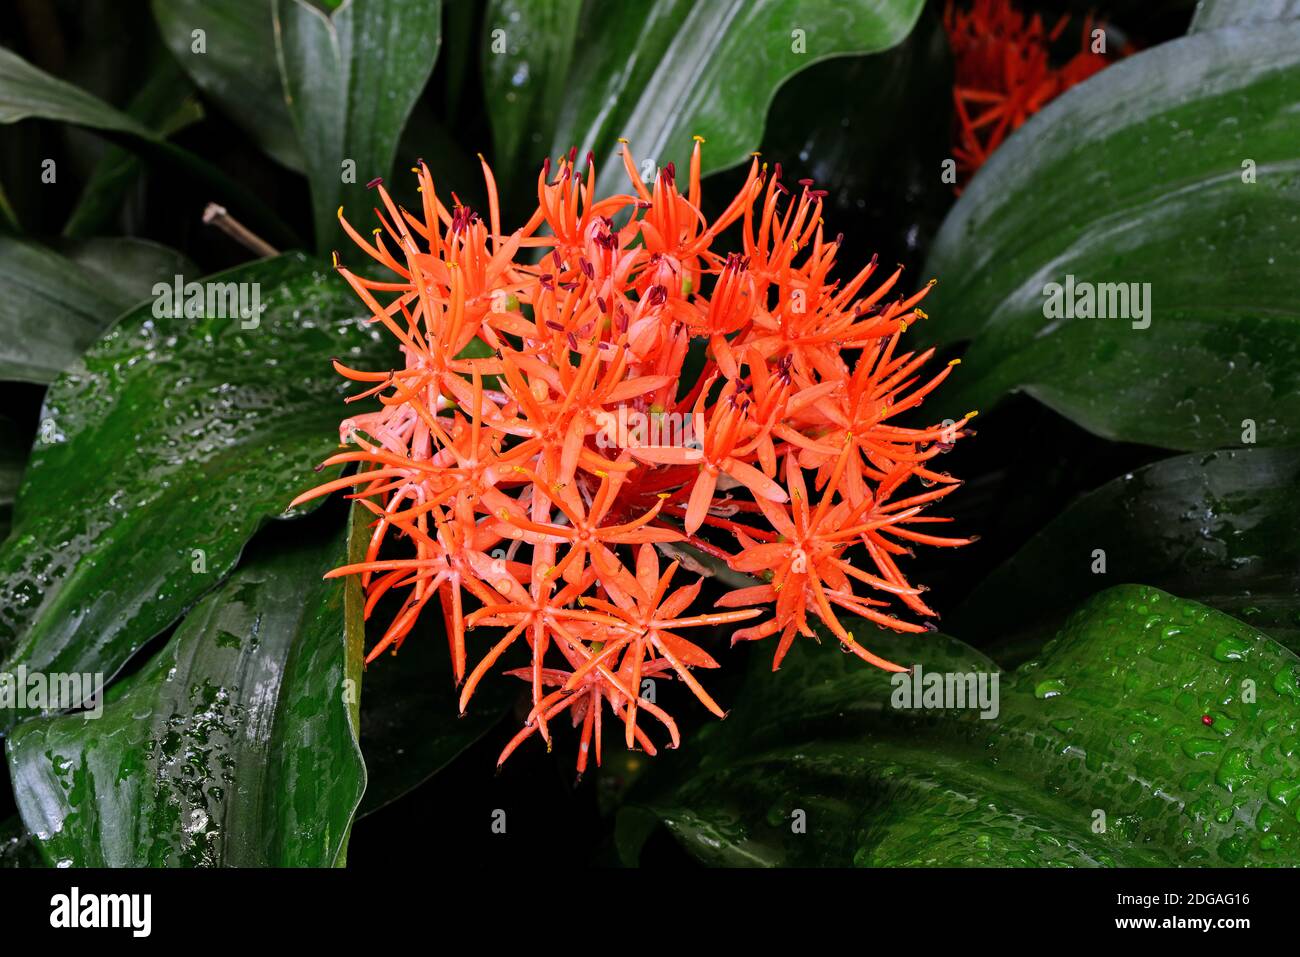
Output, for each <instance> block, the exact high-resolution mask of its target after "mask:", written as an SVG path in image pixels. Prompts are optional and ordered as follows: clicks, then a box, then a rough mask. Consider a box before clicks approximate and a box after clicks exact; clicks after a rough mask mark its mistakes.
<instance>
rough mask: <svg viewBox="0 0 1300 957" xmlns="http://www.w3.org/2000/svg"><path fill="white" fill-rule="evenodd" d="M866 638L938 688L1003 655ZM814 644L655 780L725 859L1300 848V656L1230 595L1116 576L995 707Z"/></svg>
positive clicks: (1180, 856) (1171, 858)
mask: <svg viewBox="0 0 1300 957" xmlns="http://www.w3.org/2000/svg"><path fill="white" fill-rule="evenodd" d="M863 640H864V642H866V643H867V644H868V645H869V646H871V647H872V648H873V649H874V650H876V651H877V652H883V653H886V654H889V655H890V657H892V658H893V659H894V660H901V661H909V660H915V659H920V661H921V662H922V668H921V670H920V672H918V675H919V680H920V682H921V684H922V687H923V688H924V687H925V686H926V681H927V679H926V675H927V674H929V675H932V676H933V675H938V674H941V673H942V674H944V675H945V680H947V678H946V675H947V674H948V673H952V674H954V675H957V674H963V675H965V674H971V673H979V672H985V673H987V672H988V670H989V669H990V668H991V667H992V666H991V663H989V662H988V661H987V660H986V659H982V657H981V656H980V655H979V654H978V653H977V652H974V651H972V650H971V649H969V648H965V647H964V646H962V645H960V644H959V643H957V642H955V641H952V640H951V639H947V638H943V637H942V636H930V637H928V638H925V639H905V638H898V637H892V638H891V637H887V636H879V637H876V636H871V637H870V638H868V637H865V636H864V638H863ZM800 645H801V647H798V648H796V650H795V651H793V652H792V653H791V655H790V657H789V658H788V659H787V664H786V665H784V666H783V667H782V669H781V671H779V672H777V673H775V674H772V673H770V672H768V671H767V669H766V664H767V663H766V662H765V661H760V662H759V668H758V669H757V670H756V672H755V673H754V674H753V676H752V677H751V679H750V681H749V683H748V684H747V686H746V688H745V693H744V694H743V695H742V699H741V700H739V701H737V703H736V707H735V709H734V711H733V712H732V714H733V717H732V718H731V719H729V720H728V721H726V722H725V723H723V724H720V725H716V726H713V727H712V728H711V729H709V731H710V732H711V733H705V734H699V735H697V736H696V738H695V740H693V741H691V742H688V743H687V744H685V745H684V746H683V749H684V750H685V749H687V748H689V749H691V750H693V751H695V752H696V754H695V756H694V759H693V760H694V767H692V768H691V769H690V770H689V771H688V772H687V773H686V774H685V775H683V776H682V778H681V779H680V780H681V783H680V784H678V785H677V787H676V788H675V789H674V790H672V791H670V792H666V793H661V794H660V795H659V796H657V797H647V798H645V799H643V801H642V802H641V803H642V804H643V805H649V806H650V807H652V808H653V809H655V810H656V812H657V813H658V814H659V816H660V818H661V819H662V820H664V821H665V822H666V823H667V824H668V826H669V828H670V829H671V830H672V831H673V832H674V833H675V834H676V836H677V837H678V839H679V840H680V841H681V842H682V844H683V845H684V846H685V847H686V849H687V850H688V851H690V852H691V853H692V854H694V855H695V856H697V857H699V858H700V859H701V860H703V861H705V862H708V863H719V864H739V865H753V864H758V865H792V864H795V865H848V864H857V865H866V866H889V865H895V866H896V865H949V866H952V865H976V866H989V865H1002V866H1006V865H1012V866H1042V865H1084V866H1088V865H1118V866H1151V865H1165V866H1169V865H1247V864H1255V865H1278V866H1280V865H1287V864H1291V865H1294V864H1297V863H1300V820H1297V818H1296V814H1295V798H1296V795H1297V794H1300V764H1298V763H1297V754H1298V753H1300V736H1298V732H1300V659H1297V658H1296V656H1295V655H1294V654H1292V653H1291V652H1289V651H1287V650H1286V649H1285V648H1283V647H1281V646H1280V645H1278V644H1277V643H1275V642H1274V641H1272V640H1271V639H1270V638H1268V636H1266V635H1264V634H1262V633H1261V632H1258V631H1255V630H1254V629H1252V628H1250V627H1249V626H1247V625H1243V624H1242V623H1241V622H1238V621H1236V620H1234V619H1232V618H1229V617H1228V616H1227V615H1224V614H1222V613H1220V612H1217V611H1214V610H1212V609H1209V608H1206V607H1204V606H1202V605H1198V604H1196V603H1195V602H1190V601H1185V600H1183V599H1179V598H1175V597H1173V596H1172V595H1169V594H1166V593H1164V592H1161V591H1159V590H1157V589H1154V588H1147V587H1142V586H1120V587H1117V588H1113V589H1110V590H1109V591H1107V592H1104V593H1102V594H1100V595H1098V596H1096V597H1094V598H1093V599H1091V600H1090V601H1089V602H1088V603H1087V604H1085V605H1084V606H1083V607H1082V608H1080V609H1079V610H1078V611H1077V612H1076V614H1075V615H1074V616H1072V618H1071V619H1070V621H1069V622H1068V623H1067V625H1066V627H1065V628H1064V629H1063V630H1062V632H1061V633H1060V635H1059V636H1058V637H1057V639H1056V640H1055V641H1053V642H1052V643H1050V644H1049V645H1048V646H1047V647H1046V648H1045V649H1044V651H1043V655H1042V657H1041V658H1039V659H1038V660H1037V661H1034V662H1030V663H1028V664H1026V665H1025V666H1024V667H1022V668H1021V669H1019V670H1018V671H1017V672H1016V673H1015V674H1012V675H1004V676H1003V678H1002V682H1001V687H1000V689H999V691H1000V695H999V696H998V699H997V700H998V703H999V710H998V714H997V716H996V717H993V718H990V719H982V718H981V717H980V715H979V712H978V710H976V709H969V708H967V709H962V708H957V707H952V706H951V705H952V704H953V703H954V702H952V701H950V702H949V705H950V706H949V707H948V708H946V709H945V708H941V707H940V708H921V709H916V708H912V707H904V705H906V704H908V702H907V701H906V700H905V699H904V698H903V697H902V695H903V692H902V691H901V689H896V688H894V687H892V686H891V681H890V677H889V676H887V675H886V674H884V673H883V672H880V671H876V670H873V669H870V668H867V667H865V666H863V664H862V663H861V662H860V661H858V660H857V659H855V658H852V657H849V656H846V655H841V654H837V653H836V652H834V651H832V650H831V649H830V648H827V647H816V646H814V645H812V643H810V642H801V643H800ZM911 680H913V679H911V678H909V677H908V676H906V675H901V676H898V679H897V681H898V682H899V683H900V684H902V683H904V682H910V681H911ZM954 685H955V680H954ZM1206 716H1208V717H1209V718H1210V720H1211V724H1209V725H1207V724H1206V723H1205V720H1204V718H1205V717H1206ZM799 812H802V813H799ZM801 824H802V825H804V826H803V827H802V828H801V827H800V826H798V825H801ZM1103 825H1104V830H1102V826H1103ZM636 831H637V828H635V827H632V826H629V828H628V829H627V833H626V834H625V838H626V840H625V841H624V842H623V846H624V849H625V853H626V852H627V851H629V850H631V849H633V848H634V846H635V843H636V836H637V835H636Z"/></svg>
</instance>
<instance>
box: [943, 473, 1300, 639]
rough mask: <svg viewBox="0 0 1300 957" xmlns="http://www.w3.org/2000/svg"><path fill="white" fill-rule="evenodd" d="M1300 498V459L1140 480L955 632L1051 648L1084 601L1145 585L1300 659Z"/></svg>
mask: <svg viewBox="0 0 1300 957" xmlns="http://www.w3.org/2000/svg"><path fill="white" fill-rule="evenodd" d="M1297 488H1300V450H1297V449H1241V450H1236V451H1224V452H1212V453H1209V454H1202V453H1194V454H1191V455H1180V456H1176V457H1174V458H1170V459H1165V460H1164V461H1162V462H1157V463H1155V464H1154V465H1149V466H1147V467H1146V468H1142V469H1138V470H1137V471H1135V472H1132V473H1129V474H1128V475H1124V476H1121V477H1120V478H1117V479H1115V480H1114V481H1111V482H1108V483H1106V484H1105V485H1103V486H1102V487H1101V488H1099V489H1097V490H1096V491H1094V492H1091V493H1089V494H1088V495H1085V496H1083V497H1082V498H1080V499H1078V500H1077V501H1075V502H1074V503H1073V504H1072V505H1070V507H1069V508H1067V509H1066V510H1065V511H1064V512H1063V513H1062V514H1061V515H1059V516H1058V517H1057V518H1055V519H1054V520H1053V521H1051V522H1050V523H1048V525H1047V526H1046V527H1045V528H1043V530H1042V531H1041V532H1039V533H1038V535H1037V536H1035V537H1034V538H1033V539H1032V540H1030V542H1029V543H1028V544H1026V545H1025V546H1024V547H1023V548H1022V549H1021V550H1020V551H1019V552H1018V553H1017V554H1016V555H1015V556H1014V557H1013V558H1012V559H1011V560H1010V561H1008V562H1007V563H1006V564H1004V565H1002V566H1001V567H999V568H998V569H997V570H996V571H994V572H993V573H992V574H991V575H990V576H989V577H988V578H987V579H986V580H985V581H983V582H982V583H981V584H980V585H979V586H978V587H977V588H976V589H975V591H974V592H973V593H972V594H971V596H970V597H969V598H968V599H967V600H966V602H965V603H964V604H962V605H961V606H960V607H959V608H958V609H957V610H956V611H955V612H954V613H953V614H952V615H950V616H948V617H946V618H945V619H944V625H945V626H946V627H947V628H949V629H950V630H952V631H954V632H956V633H957V634H960V635H962V636H963V637H964V638H966V639H967V640H968V641H974V642H979V643H982V642H986V641H993V640H995V639H1001V640H1011V641H1015V640H1017V636H1020V635H1021V634H1023V633H1025V632H1028V633H1030V634H1038V635H1041V636H1043V638H1044V639H1045V638H1047V637H1050V635H1051V634H1052V632H1054V631H1055V629H1056V628H1057V627H1058V626H1059V625H1060V623H1061V621H1062V619H1064V617H1065V616H1066V614H1068V612H1069V611H1070V609H1072V608H1074V607H1075V606H1076V605H1077V604H1078V603H1079V602H1080V601H1082V600H1083V599H1084V598H1087V597H1088V596H1089V595H1091V594H1093V593H1094V592H1097V591H1100V590H1102V589H1103V588H1106V587H1108V586H1110V585H1112V584H1114V583H1116V582H1137V583H1141V584H1146V585H1155V586H1157V587H1159V588H1163V589H1166V590H1167V591H1171V592H1174V593H1176V594H1178V595H1181V596H1183V597H1186V598H1194V599H1196V600H1197V601H1199V602H1202V603H1203V604H1207V605H1210V606H1212V607H1215V608H1218V609H1220V610H1221V611H1225V612H1228V613H1229V614H1231V615H1233V616H1235V617H1237V618H1239V619H1241V620H1243V621H1245V622H1247V623H1249V624H1252V625H1254V626H1255V627H1256V628H1259V629H1261V630H1262V631H1265V632H1267V633H1268V634H1270V635H1272V636H1273V637H1274V638H1275V639H1277V640H1278V641H1280V642H1282V643H1283V644H1285V645H1286V646H1287V647H1289V648H1292V649H1293V650H1298V651H1300V539H1297V537H1296V534H1295V531H1296V529H1297V528H1300V498H1298V497H1297V495H1296V489H1297ZM1098 569H1102V571H1098ZM1008 609H1015V614H1014V619H1013V620H1008ZM981 646H983V645H982V644H981ZM994 654H995V657H998V655H997V654H996V652H995V653H994ZM1002 660H1003V659H1002V658H1001V657H999V661H1002Z"/></svg>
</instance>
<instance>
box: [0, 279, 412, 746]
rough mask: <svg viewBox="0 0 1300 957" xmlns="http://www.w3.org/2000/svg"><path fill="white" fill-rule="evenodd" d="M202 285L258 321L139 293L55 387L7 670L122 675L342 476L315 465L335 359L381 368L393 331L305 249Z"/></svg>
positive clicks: (5, 646) (3, 566)
mask: <svg viewBox="0 0 1300 957" xmlns="http://www.w3.org/2000/svg"><path fill="white" fill-rule="evenodd" d="M207 288H208V289H210V290H213V291H214V292H215V291H218V290H220V289H222V288H224V289H226V290H228V291H240V290H242V291H243V294H244V295H245V296H246V297H248V298H249V299H251V297H252V295H253V294H254V291H255V290H256V291H257V293H258V295H259V298H260V303H261V305H262V307H263V312H262V313H261V318H260V321H259V322H258V324H257V326H256V328H244V326H245V325H251V324H252V322H253V320H245V319H242V318H239V317H238V316H231V317H230V318H225V316H227V315H230V311H228V310H227V309H226V308H218V309H213V310H211V311H210V312H209V311H207V310H204V312H205V314H204V315H198V316H193V317H191V318H177V317H171V316H167V315H162V316H157V315H155V314H154V308H153V307H152V306H145V307H142V308H140V309H137V310H135V311H133V312H131V313H128V314H127V315H125V316H124V317H123V318H122V319H121V321H119V322H118V323H117V325H115V326H114V327H113V329H112V331H110V332H109V333H108V334H107V335H106V336H105V337H104V338H103V339H101V340H100V341H99V342H98V343H96V344H95V345H94V346H93V347H92V348H91V349H90V350H89V351H88V352H87V353H86V354H85V356H84V357H83V359H82V360H81V361H80V362H79V363H78V364H77V365H76V366H75V367H74V369H73V370H72V371H71V372H69V373H68V374H66V375H64V376H63V377H62V378H60V379H59V380H58V381H56V382H55V383H54V384H53V385H52V386H51V387H50V391H49V394H48V396H47V398H46V404H45V409H44V412H43V421H42V439H41V440H40V441H38V442H37V445H36V448H35V450H34V452H33V455H32V459H31V462H30V464H29V465H28V468H27V472H26V475H25V476H24V479H23V486H22V488H21V490H20V491H19V496H18V502H17V505H16V507H15V512H14V529H13V532H12V533H11V535H10V538H9V540H8V541H7V542H5V543H4V545H3V546H0V651H3V652H4V655H3V658H4V663H3V664H0V670H4V668H5V667H6V666H9V665H14V664H18V663H22V664H25V665H27V667H28V668H29V669H40V670H44V671H92V672H95V671H99V672H103V673H104V674H105V675H109V676H111V675H112V674H114V673H115V672H116V671H117V670H118V669H119V668H120V667H121V666H122V665H123V663H124V662H126V660H127V659H128V658H130V656H131V655H132V654H133V653H134V652H135V651H136V650H137V649H138V648H139V647H140V646H141V645H142V644H143V643H144V642H146V641H148V640H149V639H150V638H151V637H153V636H154V635H156V634H158V633H159V632H160V631H161V630H162V629H164V628H166V627H167V626H168V625H169V624H170V623H172V622H173V621H175V620H176V619H177V618H178V617H179V616H180V615H181V614H182V613H183V612H184V611H185V610H186V609H187V608H188V607H190V606H191V605H192V604H193V603H194V602H195V601H196V600H197V599H198V598H199V597H200V596H201V595H202V594H203V593H204V592H206V591H208V590H209V589H211V588H212V587H213V585H215V584H216V583H217V582H218V581H219V580H220V579H221V578H222V577H223V576H224V575H225V574H227V573H228V572H229V571H230V569H231V568H232V567H233V565H234V563H235V560H236V559H237V558H238V556H239V552H240V550H241V549H242V548H243V545H244V543H245V542H246V541H247V540H248V539H249V538H250V537H251V536H252V534H253V532H254V531H255V530H256V529H257V528H258V526H259V525H261V524H262V523H263V522H264V521H265V520H266V519H267V518H268V517H269V516H273V515H277V514H280V513H281V512H282V511H283V509H284V507H285V505H287V504H288V502H289V501H290V500H291V499H292V498H293V497H294V496H295V494H296V493H298V492H301V491H303V490H304V489H307V488H310V487H311V486H313V485H315V484H317V483H318V482H319V481H322V480H324V479H327V478H329V477H330V476H331V475H332V474H337V471H336V470H335V471H332V472H325V473H323V474H321V475H314V474H313V473H312V467H313V465H314V464H315V463H317V462H319V461H320V459H322V458H323V457H324V456H325V455H326V454H328V452H329V451H330V448H331V446H332V444H333V443H332V441H331V439H330V435H331V434H336V429H337V425H338V422H339V420H340V419H341V418H343V417H344V416H345V415H346V407H345V406H344V405H343V404H342V397H343V395H344V394H345V393H346V391H347V390H346V387H345V385H344V380H341V379H340V378H339V377H338V376H337V375H336V374H335V373H334V371H333V370H332V369H331V367H330V362H329V359H330V357H331V356H340V357H344V359H345V361H347V362H349V363H350V364H352V365H359V366H362V367H370V368H376V367H378V368H383V367H385V366H387V365H389V364H390V363H391V362H392V359H393V356H392V354H391V351H390V347H389V345H388V343H386V342H384V341H383V340H382V339H381V338H380V337H379V336H378V335H377V334H376V332H375V330H374V329H373V327H371V326H370V325H369V324H367V323H365V322H363V321H362V320H360V319H358V318H356V313H357V309H356V307H355V305H354V299H353V295H352V293H351V291H350V290H349V289H347V287H346V286H345V284H344V283H343V282H341V281H340V280H339V279H338V278H337V277H335V276H334V275H333V274H332V273H331V272H330V271H329V270H328V269H324V268H316V267H315V266H314V265H313V263H312V262H311V261H310V260H308V259H307V258H306V257H304V256H301V255H287V256H281V257H278V258H275V259H269V260H264V261H262V262H258V263H254V264H252V265H248V266H242V267H240V268H238V269H234V270H231V271H230V272H227V273H223V274H221V275H219V276H214V277H210V278H209V280H208V284H207ZM191 301H192V300H191ZM214 305H220V304H219V303H218V304H214ZM3 720H4V721H7V722H12V720H13V717H12V713H11V714H10V716H9V717H6V718H4V719H3Z"/></svg>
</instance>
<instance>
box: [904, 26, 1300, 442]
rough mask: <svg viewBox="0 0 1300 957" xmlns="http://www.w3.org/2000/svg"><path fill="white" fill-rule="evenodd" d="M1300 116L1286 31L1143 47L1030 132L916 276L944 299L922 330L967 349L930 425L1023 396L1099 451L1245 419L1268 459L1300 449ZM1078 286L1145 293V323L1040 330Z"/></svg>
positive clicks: (1017, 139)
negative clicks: (1100, 442)
mask: <svg viewBox="0 0 1300 957" xmlns="http://www.w3.org/2000/svg"><path fill="white" fill-rule="evenodd" d="M1298 110H1300V22H1289V23H1279V24H1273V25H1270V27H1269V28H1268V29H1267V30H1260V29H1254V28H1240V29H1231V30H1216V31H1213V32H1210V33H1205V34H1198V35H1196V36H1190V37H1184V38H1182V39H1178V40H1174V41H1173V42H1171V43H1166V44H1164V45H1162V46H1159V47H1155V48H1154V49H1151V50H1147V51H1145V52H1142V53H1139V54H1138V55H1136V56H1133V57H1130V58H1128V59H1126V60H1123V61H1121V62H1119V63H1116V64H1114V65H1113V66H1110V67H1108V68H1107V69H1106V70H1104V71H1102V72H1101V73H1099V74H1098V75H1096V76H1095V77H1093V78H1092V79H1090V80H1088V81H1087V82H1086V83H1083V84H1081V85H1080V86H1078V87H1076V88H1074V89H1073V90H1071V91H1069V92H1068V93H1066V94H1065V95H1064V96H1062V97H1060V98H1059V99H1057V100H1056V101H1054V102H1053V103H1051V104H1049V105H1048V106H1047V108H1046V109H1044V110H1043V111H1042V112H1041V113H1039V114H1037V115H1036V116H1034V117H1033V118H1031V119H1030V120H1029V122H1027V123H1026V124H1025V125H1024V126H1023V127H1021V128H1020V130H1018V131H1017V132H1016V133H1015V134H1014V135H1012V136H1011V137H1010V138H1009V139H1008V140H1007V142H1006V143H1004V144H1003V145H1002V146H1001V147H1000V148H999V149H998V150H997V152H996V153H995V154H994V155H993V157H992V158H991V159H990V161H989V162H988V163H987V164H986V165H985V166H984V168H983V169H981V170H980V172H979V173H978V174H977V175H976V177H975V178H974V180H973V181H972V182H971V184H970V186H969V187H968V188H967V189H966V191H965V192H964V193H963V194H962V196H961V199H960V200H959V201H958V202H957V204H956V206H955V207H954V208H953V210H952V212H951V213H950V214H949V216H948V218H947V220H946V221H945V223H944V225H943V228H942V229H941V231H940V233H939V236H938V237H937V238H936V240H935V244H934V248H933V250H932V254H931V257H930V261H929V264H928V265H927V267H926V275H927V276H936V277H938V279H939V285H938V286H937V287H936V289H935V294H934V296H933V297H932V300H931V301H928V302H927V304H926V307H927V311H929V312H930V313H931V314H932V316H933V319H932V321H931V322H929V323H927V324H926V326H925V327H923V328H926V329H929V330H930V332H931V333H933V334H936V335H941V336H943V337H945V338H946V339H948V340H954V339H972V340H973V343H972V345H971V348H970V350H969V352H968V353H967V355H966V356H965V360H964V363H965V364H964V365H963V366H962V367H961V369H960V370H959V371H960V373H961V374H960V375H956V376H954V377H953V380H952V382H950V383H948V385H947V386H945V388H944V389H943V390H941V391H942V393H943V394H942V395H939V396H938V398H937V401H939V402H940V406H939V408H937V409H936V411H937V412H943V411H944V410H945V409H946V410H947V412H948V414H961V413H963V412H965V411H967V410H968V409H971V408H980V409H985V408H987V407H988V406H989V404H991V403H993V402H995V401H996V400H997V399H998V398H999V397H1000V396H1003V395H1005V394H1006V393H1008V392H1011V391H1015V390H1023V391H1025V392H1027V393H1029V394H1030V395H1032V396H1034V397H1035V398H1037V399H1038V400H1040V401H1042V402H1044V403H1046V404H1047V405H1049V406H1051V407H1052V408H1053V409H1055V410H1057V411H1058V412H1060V413H1061V414H1063V415H1066V416H1068V417H1069V418H1071V419H1073V420H1074V421H1076V422H1078V423H1079V424H1080V425H1082V426H1083V427H1085V428H1087V429H1088V430H1090V431H1092V432H1094V433H1096V434H1098V435H1101V436H1103V437H1106V438H1115V439H1123V440H1127V441H1135V442H1143V443H1147V444H1150V445H1157V446H1160V447H1163V448H1175V449H1186V450H1196V449H1207V448H1221V447H1224V446H1232V445H1238V444H1240V443H1241V442H1242V440H1243V439H1242V436H1243V428H1244V427H1245V420H1251V422H1253V423H1254V424H1255V425H1256V427H1257V429H1258V435H1257V441H1258V443H1259V444H1261V445H1286V444H1292V443H1295V442H1296V441H1297V440H1298V439H1300V387H1298V386H1300V307H1297V303H1300V271H1297V270H1295V269H1289V268H1287V265H1286V263H1287V259H1286V249H1287V248H1288V247H1289V245H1290V244H1291V243H1292V241H1293V237H1294V234H1295V223H1296V221H1297V219H1298V218H1300V124H1297V123H1296V122H1295V117H1296V113H1297V111H1298ZM1071 276H1072V277H1074V281H1075V282H1076V283H1088V284H1092V286H1093V287H1095V286H1099V285H1101V284H1107V283H1109V284H1125V287H1124V288H1125V291H1127V292H1131V290H1129V289H1128V287H1127V284H1138V285H1137V286H1136V289H1137V290H1138V291H1139V292H1140V293H1142V301H1143V302H1144V303H1145V306H1144V312H1145V317H1143V318H1139V317H1137V315H1136V314H1137V312H1138V310H1136V309H1134V308H1133V304H1132V302H1130V304H1129V308H1128V310H1127V313H1128V314H1129V316H1130V317H1131V318H1109V319H1099V318H1092V319H1087V318H1056V317H1052V318H1049V317H1048V316H1047V315H1046V313H1045V310H1047V308H1048V305H1049V297H1048V295H1047V294H1046V293H1048V292H1049V291H1050V292H1054V291H1055V290H1053V289H1051V287H1050V284H1059V285H1061V286H1062V287H1064V286H1065V284H1066V283H1067V282H1068V281H1069V279H1068V277H1071ZM1143 284H1146V285H1145V291H1144V287H1143ZM1093 291H1094V292H1095V291H1096V290H1095V288H1094V289H1093ZM1114 292H1115V297H1114V300H1113V304H1112V298H1111V294H1110V293H1111V290H1103V293H1104V294H1103V298H1105V299H1106V300H1107V307H1108V311H1110V312H1111V314H1114V312H1121V313H1123V312H1125V310H1124V309H1123V303H1122V302H1121V301H1120V299H1119V291H1118V289H1116V290H1114ZM1147 293H1149V295H1148V294H1147ZM1076 295H1077V296H1079V297H1080V298H1081V297H1082V296H1083V295H1084V293H1083V291H1082V287H1080V286H1077V285H1076ZM931 307H932V308H931ZM1148 322H1149V326H1146V327H1145V328H1138V327H1141V326H1144V325H1145V324H1146V323H1148ZM948 386H951V388H949V387H948Z"/></svg>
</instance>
